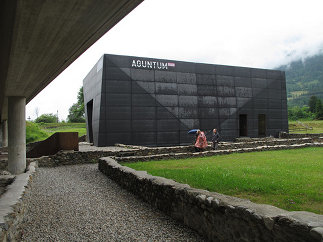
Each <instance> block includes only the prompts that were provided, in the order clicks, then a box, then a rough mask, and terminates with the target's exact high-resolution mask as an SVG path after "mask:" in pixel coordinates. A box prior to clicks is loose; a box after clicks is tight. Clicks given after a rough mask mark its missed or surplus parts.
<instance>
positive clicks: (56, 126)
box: [39, 123, 86, 136]
mask: <svg viewBox="0 0 323 242" xmlns="http://www.w3.org/2000/svg"><path fill="white" fill-rule="evenodd" d="M39 126H40V128H41V129H42V130H44V131H45V132H46V133H47V134H49V135H52V134H54V133H55V132H78V133H79V136H83V135H85V134H86V124H85V123H41V124H39Z"/></svg>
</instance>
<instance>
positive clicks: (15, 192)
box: [0, 163, 37, 241]
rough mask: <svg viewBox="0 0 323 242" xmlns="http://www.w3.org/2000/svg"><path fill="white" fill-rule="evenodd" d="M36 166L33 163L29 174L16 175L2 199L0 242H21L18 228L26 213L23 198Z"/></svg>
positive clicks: (29, 167)
mask: <svg viewBox="0 0 323 242" xmlns="http://www.w3.org/2000/svg"><path fill="white" fill-rule="evenodd" d="M36 166H37V164H36V163H31V164H30V165H29V166H28V168H27V172H25V173H22V174H19V175H16V177H15V180H14V182H13V183H12V184H10V185H8V186H7V191H6V192H5V193H4V194H2V195H1V197H0V208H1V209H0V241H19V238H20V237H21V235H20V234H18V230H17V227H18V226H19V224H20V223H21V221H22V220H23V216H24V214H25V212H26V204H25V203H24V201H23V197H24V193H25V189H26V187H28V184H29V182H30V180H31V178H32V175H33V173H34V172H35V167H36Z"/></svg>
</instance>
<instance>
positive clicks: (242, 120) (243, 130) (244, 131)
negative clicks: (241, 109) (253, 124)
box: [239, 114, 248, 136]
mask: <svg viewBox="0 0 323 242" xmlns="http://www.w3.org/2000/svg"><path fill="white" fill-rule="evenodd" d="M239 129H240V130H239V136H248V125H247V114H240V115H239Z"/></svg>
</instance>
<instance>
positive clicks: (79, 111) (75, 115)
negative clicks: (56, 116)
mask: <svg viewBox="0 0 323 242" xmlns="http://www.w3.org/2000/svg"><path fill="white" fill-rule="evenodd" d="M68 112H69V114H68V116H67V120H68V122H70V123H84V122H85V113H84V94H83V87H81V88H80V90H79V92H78V94H77V103H74V104H73V105H72V106H71V107H70V108H69V110H68Z"/></svg>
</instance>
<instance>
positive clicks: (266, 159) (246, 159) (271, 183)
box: [124, 148, 323, 214]
mask: <svg viewBox="0 0 323 242" xmlns="http://www.w3.org/2000/svg"><path fill="white" fill-rule="evenodd" d="M124 165H126V166H129V167H131V168H134V169H136V170H146V171H148V172H149V173H150V174H152V175H155V176H162V177H166V178H170V179H174V180H175V181H177V182H180V183H186V184H189V185H190V186H192V187H195V188H200V189H206V190H209V191H215V192H219V193H223V194H227V195H231V196H236V197H241V198H246V199H249V200H251V201H253V202H256V203H265V204H271V205H274V206H277V207H280V208H283V209H286V210H305V211H310V212H315V213H320V214H323V148H304V149H294V150H279V151H265V152H254V153H243V154H229V155H222V156H214V157H203V158H192V159H184V160H163V161H151V162H137V163H124Z"/></svg>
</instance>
